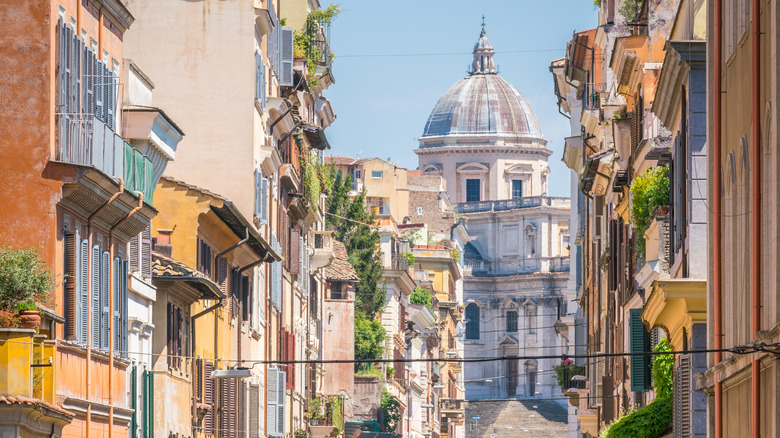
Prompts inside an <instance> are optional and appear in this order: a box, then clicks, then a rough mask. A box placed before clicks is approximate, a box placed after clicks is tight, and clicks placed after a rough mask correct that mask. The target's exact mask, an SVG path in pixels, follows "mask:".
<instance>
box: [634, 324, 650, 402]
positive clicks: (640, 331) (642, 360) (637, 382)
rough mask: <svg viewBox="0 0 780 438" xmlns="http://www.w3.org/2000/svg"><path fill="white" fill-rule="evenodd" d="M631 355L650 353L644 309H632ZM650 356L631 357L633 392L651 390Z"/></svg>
mask: <svg viewBox="0 0 780 438" xmlns="http://www.w3.org/2000/svg"><path fill="white" fill-rule="evenodd" d="M629 312H630V320H629V329H630V330H631V353H643V352H647V351H650V336H649V334H648V332H647V329H645V325H644V323H643V322H642V317H641V315H642V309H630V310H629ZM650 375H651V372H650V356H649V355H644V356H631V391H635V392H641V391H647V390H648V389H649V388H650Z"/></svg>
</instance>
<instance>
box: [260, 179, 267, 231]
mask: <svg viewBox="0 0 780 438" xmlns="http://www.w3.org/2000/svg"><path fill="white" fill-rule="evenodd" d="M260 199H262V200H263V202H262V210H261V214H260V223H263V224H267V223H268V179H266V178H261V180H260Z"/></svg>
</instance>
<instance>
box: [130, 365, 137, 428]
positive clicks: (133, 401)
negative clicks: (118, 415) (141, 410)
mask: <svg viewBox="0 0 780 438" xmlns="http://www.w3.org/2000/svg"><path fill="white" fill-rule="evenodd" d="M130 407H131V408H132V409H133V416H132V417H131V418H130V436H131V437H135V436H136V431H137V430H138V417H137V415H138V367H136V366H135V365H133V367H132V368H131V369H130Z"/></svg>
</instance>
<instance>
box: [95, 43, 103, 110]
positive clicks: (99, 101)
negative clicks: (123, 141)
mask: <svg viewBox="0 0 780 438" xmlns="http://www.w3.org/2000/svg"><path fill="white" fill-rule="evenodd" d="M94 66H95V117H97V118H98V119H100V120H104V118H105V115H104V114H105V105H104V103H105V94H106V93H105V90H106V86H105V85H104V84H105V82H106V79H105V77H104V76H105V74H106V68H105V66H104V65H103V61H101V60H100V59H99V56H98V54H95V64H94Z"/></svg>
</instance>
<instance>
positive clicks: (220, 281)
mask: <svg viewBox="0 0 780 438" xmlns="http://www.w3.org/2000/svg"><path fill="white" fill-rule="evenodd" d="M216 265H217V285H218V286H219V289H220V290H221V291H222V293H223V294H225V295H227V294H228V281H227V280H228V278H227V277H228V265H227V258H225V257H220V258H218V259H217V261H216Z"/></svg>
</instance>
